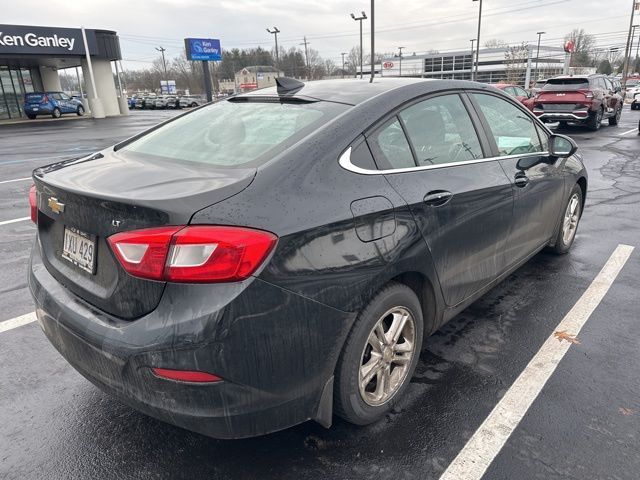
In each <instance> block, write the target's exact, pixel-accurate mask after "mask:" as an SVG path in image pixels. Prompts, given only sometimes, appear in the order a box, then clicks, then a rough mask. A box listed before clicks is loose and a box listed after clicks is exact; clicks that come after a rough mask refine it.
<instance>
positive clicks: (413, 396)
mask: <svg viewBox="0 0 640 480" xmlns="http://www.w3.org/2000/svg"><path fill="white" fill-rule="evenodd" d="M158 113H159V112H135V113H134V115H132V116H130V117H127V118H117V119H106V120H103V121H99V122H98V121H95V122H96V123H93V122H94V121H90V122H67V123H65V124H64V126H62V124H47V125H46V127H45V126H41V125H39V126H23V125H21V126H19V127H17V126H15V127H7V129H5V128H4V127H3V128H1V129H0V165H1V170H0V172H1V173H0V182H3V181H6V180H11V179H19V178H23V177H28V176H29V172H30V170H31V169H32V168H34V167H35V166H38V165H39V164H42V163H47V162H48V161H50V160H49V159H50V158H52V157H57V156H60V155H66V156H72V155H73V154H74V153H73V152H74V151H77V152H80V151H82V152H83V153H86V152H89V151H92V150H93V149H97V148H99V147H101V146H104V145H108V144H110V143H114V142H115V141H116V140H119V139H121V138H125V137H127V136H130V135H132V134H133V133H135V132H136V131H138V130H140V129H142V128H145V127H147V126H149V125H151V124H153V123H154V122H157V121H158V120H159V117H158V116H157V115H158ZM170 113H173V112H169V113H166V112H162V115H165V114H166V115H169V114H170ZM638 120H640V112H632V111H630V110H629V109H628V107H627V108H626V109H625V112H624V115H623V118H622V122H621V125H620V126H618V127H608V126H605V124H603V127H602V129H601V130H600V131H598V132H588V131H586V130H584V129H581V128H578V127H569V128H567V129H565V130H563V131H562V132H561V133H565V134H568V135H570V136H572V137H573V138H574V139H575V140H576V141H577V142H578V144H579V145H580V147H581V152H582V153H583V155H584V159H585V164H586V166H587V167H588V169H589V181H590V185H589V193H588V195H587V204H586V209H585V212H584V216H583V219H582V221H581V224H580V229H579V231H578V236H577V239H576V243H575V245H574V249H573V250H572V252H571V253H570V254H569V255H566V256H561V257H556V256H552V255H548V254H546V253H541V254H539V255H537V256H536V257H534V258H533V259H532V260H531V261H530V262H528V263H527V264H526V265H524V266H523V267H522V268H521V269H520V270H518V271H517V272H516V273H514V274H513V275H511V276H510V277H509V278H508V279H506V280H505V281H504V282H503V283H501V284H500V285H499V286H497V287H496V288H494V289H493V290H492V291H491V292H490V293H489V294H487V295H486V296H485V297H484V298H482V299H481V300H479V301H478V302H476V303H475V304H473V305H472V306H471V307H470V308H468V309H467V310H465V311H464V312H462V313H461V314H460V315H458V316H457V317H456V318H455V319H454V320H452V321H451V322H450V323H449V324H447V325H445V326H444V327H443V328H442V329H441V330H440V331H438V332H436V334H435V335H433V336H432V337H431V338H430V339H429V340H428V341H427V342H426V345H425V347H424V350H423V352H422V355H421V361H420V363H419V365H418V369H417V372H416V375H415V378H414V379H413V382H412V384H411V386H410V389H409V390H408V395H407V396H406V400H405V401H404V402H403V404H402V405H401V406H400V407H398V408H397V409H396V410H395V411H393V412H392V413H391V414H389V415H388V416H387V417H386V419H384V420H383V421H381V422H379V423H377V424H374V425H371V426H368V427H355V426H353V425H349V424H346V423H345V422H342V421H340V420H338V419H336V420H335V421H334V426H333V427H332V428H331V429H329V430H326V429H324V428H322V427H320V426H319V425H316V424H314V423H312V422H310V423H307V424H304V425H300V426H298V427H295V428H291V429H288V430H285V431H283V432H280V433H276V434H272V435H267V436H265V437H260V438H255V439H250V440H242V441H218V440H213V439H210V438H207V437H203V436H200V435H197V434H193V433H190V432H187V431H184V430H181V429H179V428H176V427H172V426H169V425H166V424H164V423H162V422H159V421H156V420H154V419H152V418H149V417H146V416H145V415H142V414H140V413H137V412H136V411H134V410H132V409H130V408H129V407H126V406H124V405H122V404H121V403H119V402H118V401H116V400H114V399H112V398H110V397H109V396H107V395H105V394H103V393H101V392H100V391H99V390H97V389H96V388H95V387H93V386H92V385H91V384H90V383H89V382H87V381H86V380H84V379H83V378H82V377H81V376H80V375H79V374H78V373H76V372H75V371H74V370H73V369H72V368H71V367H70V366H69V365H68V364H67V363H66V362H65V361H64V360H63V359H62V357H60V355H59V354H58V353H57V352H56V351H55V350H54V348H53V347H52V346H51V345H50V344H49V343H48V342H47V340H46V339H45V338H44V336H43V335H42V333H41V332H40V330H39V328H38V326H37V324H35V323H33V322H30V323H27V324H25V325H23V326H19V327H16V328H10V329H7V330H6V331H2V330H1V329H0V478H9V479H14V478H15V479H24V478H29V479H45V478H46V479H63V478H64V479H72V478H79V479H80V478H82V479H84V478H216V479H219V478H220V479H222V478H233V479H244V478H274V479H300V478H302V479H304V478H323V479H327V478H335V479H345V478H348V479H350V478H371V477H375V478H378V479H386V478H390V479H391V478H393V479H401V478H406V479H423V478H438V477H439V476H440V475H442V473H443V472H445V470H447V468H448V467H449V466H450V465H451V464H452V461H454V459H456V458H457V457H458V456H459V455H462V454H463V453H461V452H466V451H467V450H466V448H465V445H468V444H469V443H470V439H473V437H474V434H475V433H476V432H478V431H479V430H478V429H479V427H481V426H483V425H485V426H486V424H483V422H485V419H487V418H491V415H492V411H493V410H494V408H495V407H496V405H499V402H501V399H503V398H509V397H508V396H506V395H505V394H507V393H508V392H509V391H510V390H511V391H513V390H512V388H513V386H514V385H516V384H518V382H520V381H521V379H519V376H520V375H521V373H522V372H523V371H525V370H526V369H528V368H530V367H529V366H528V365H529V363H530V362H531V360H532V359H533V358H534V356H536V354H537V353H539V352H541V351H543V350H541V347H542V346H543V345H544V344H545V342H548V341H549V339H550V338H551V339H552V340H557V341H558V342H560V341H561V339H557V338H555V337H554V336H553V334H554V332H556V331H557V328H558V325H559V323H560V322H561V321H563V319H564V318H565V316H567V314H568V312H570V311H572V308H573V307H574V306H575V305H576V304H577V302H579V300H580V299H581V297H582V296H583V294H584V293H585V291H586V290H587V289H588V288H589V287H590V286H591V285H593V284H594V283H597V284H599V283H598V282H599V281H597V282H594V279H596V278H600V277H598V273H599V272H600V270H601V269H602V267H603V266H604V265H605V264H607V262H608V259H609V258H610V257H611V255H612V253H613V252H614V251H616V248H617V247H618V245H629V246H631V247H635V250H634V251H633V252H631V253H630V256H629V257H628V260H627V261H626V262H625V263H624V264H623V265H621V270H620V273H619V274H618V275H617V276H616V277H615V278H613V279H612V281H611V285H610V287H609V288H608V291H606V292H605V293H604V294H603V296H602V299H601V301H600V302H599V303H598V304H597V305H596V306H595V310H594V311H593V313H592V314H591V315H590V316H589V317H588V318H587V319H586V320H585V323H584V326H583V327H582V330H581V331H580V332H579V334H578V336H577V339H576V340H577V342H579V343H575V344H571V347H570V348H569V349H568V351H566V354H564V357H563V358H561V360H559V361H558V363H557V365H556V366H555V367H554V368H555V371H552V372H551V373H550V378H549V380H548V382H547V383H546V384H545V383H544V382H542V383H540V382H538V383H537V385H538V387H539V388H540V389H541V391H539V392H538V391H536V390H535V389H534V388H533V385H534V384H533V383H532V384H525V387H527V388H528V389H529V390H527V391H529V394H530V395H533V396H532V399H531V405H530V407H527V408H526V409H525V410H524V411H523V412H521V413H522V418H521V419H520V418H518V419H517V421H516V422H515V423H514V424H513V425H511V430H510V431H512V433H511V435H510V436H507V438H506V439H505V442H504V445H501V446H500V448H497V449H495V450H494V451H492V453H491V457H490V458H488V459H485V460H486V463H487V465H488V466H487V469H486V472H485V471H484V470H482V471H481V472H480V475H482V473H484V477H483V478H485V479H514V478H545V479H548V478H580V479H583V478H616V479H635V478H637V477H638V475H637V472H638V471H639V470H640V457H639V456H638V455H637V452H638V450H639V449H640V438H639V435H640V433H639V432H640V428H638V427H639V426H640V425H639V424H640V383H639V382H638V381H637V378H638V374H639V373H640V362H639V360H640V352H639V351H638V348H637V344H638V342H637V339H638V337H639V335H640V324H639V323H638V314H639V312H640V298H639V297H638V295H637V288H638V287H637V285H638V282H637V279H638V278H639V276H640V248H638V247H640V222H639V221H638V220H640V213H639V211H640V209H639V208H638V207H639V206H640V158H639V157H640V137H638V136H637V133H636V132H632V131H631V130H632V129H634V128H637V124H638ZM88 123H91V125H88V126H87V128H82V127H84V125H86V124H88ZM7 132H8V133H7ZM625 132H628V133H627V134H626V135H625V134H624V133H625ZM74 148H75V149H78V150H73V149H74ZM7 159H8V160H7ZM3 162H4V163H3ZM29 185H30V182H28V181H23V182H20V181H17V182H11V183H0V202H1V203H0V206H1V208H0V214H1V215H2V217H1V218H0V264H1V265H2V268H1V269H0V305H1V306H2V310H1V311H0V321H3V320H9V319H13V318H15V317H18V316H20V315H23V314H28V313H30V312H31V311H32V310H33V307H32V303H31V300H30V298H29V294H28V292H27V287H26V263H27V258H28V250H29V248H30V245H31V242H32V240H33V235H34V228H33V227H32V226H31V224H30V222H28V221H23V222H16V223H11V224H5V225H2V224H1V222H2V220H9V219H15V218H20V217H24V216H26V215H28V213H27V211H28V209H27V197H26V195H27V190H28V187H29ZM578 305H581V304H580V303H578ZM567 333H568V334H572V333H575V332H571V331H569V332H567ZM571 338H572V337H571V336H569V337H568V339H571ZM566 341H567V340H566V339H565V340H563V342H566ZM563 345H564V344H563ZM536 358H537V357H536ZM527 378H528V377H526V376H525V380H527ZM527 381H528V380H527ZM531 392H533V393H531ZM490 433H491V432H490ZM466 460H468V461H471V462H473V461H476V460H477V459H474V458H472V457H470V458H466ZM469 478H476V477H469ZM477 478H479V477H477Z"/></svg>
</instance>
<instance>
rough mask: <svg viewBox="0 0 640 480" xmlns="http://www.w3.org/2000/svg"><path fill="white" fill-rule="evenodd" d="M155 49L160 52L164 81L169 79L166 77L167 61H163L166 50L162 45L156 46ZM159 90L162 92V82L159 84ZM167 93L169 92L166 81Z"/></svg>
mask: <svg viewBox="0 0 640 480" xmlns="http://www.w3.org/2000/svg"><path fill="white" fill-rule="evenodd" d="M156 50H157V51H159V52H160V53H161V54H162V68H163V70H164V80H165V82H166V81H167V80H169V79H168V78H167V62H165V61H164V52H165V51H166V50H167V49H166V48H163V47H156ZM160 91H161V92H162V84H160ZM167 93H169V84H168V83H167Z"/></svg>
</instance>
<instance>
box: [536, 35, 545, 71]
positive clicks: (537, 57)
mask: <svg viewBox="0 0 640 480" xmlns="http://www.w3.org/2000/svg"><path fill="white" fill-rule="evenodd" d="M545 33H547V32H537V34H538V52H537V53H536V80H540V74H539V73H538V60H539V59H540V39H541V38H542V35H544V34H545Z"/></svg>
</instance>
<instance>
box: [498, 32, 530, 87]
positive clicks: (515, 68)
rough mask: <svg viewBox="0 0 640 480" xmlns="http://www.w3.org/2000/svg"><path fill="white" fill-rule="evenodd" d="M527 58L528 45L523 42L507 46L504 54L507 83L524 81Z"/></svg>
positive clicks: (517, 83)
mask: <svg viewBox="0 0 640 480" xmlns="http://www.w3.org/2000/svg"><path fill="white" fill-rule="evenodd" d="M528 58H529V46H528V45H527V44H526V43H524V42H523V43H522V44H521V45H517V46H515V47H508V48H507V51H506V52H505V54H504V60H505V65H506V68H505V75H506V82H507V83H514V84H516V85H519V84H522V83H523V82H524V76H525V72H526V68H527V60H528Z"/></svg>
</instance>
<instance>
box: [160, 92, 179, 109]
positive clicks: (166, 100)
mask: <svg viewBox="0 0 640 480" xmlns="http://www.w3.org/2000/svg"><path fill="white" fill-rule="evenodd" d="M176 103H177V98H176V97H175V96H173V95H162V96H159V97H158V98H157V99H156V104H155V108H176Z"/></svg>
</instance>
